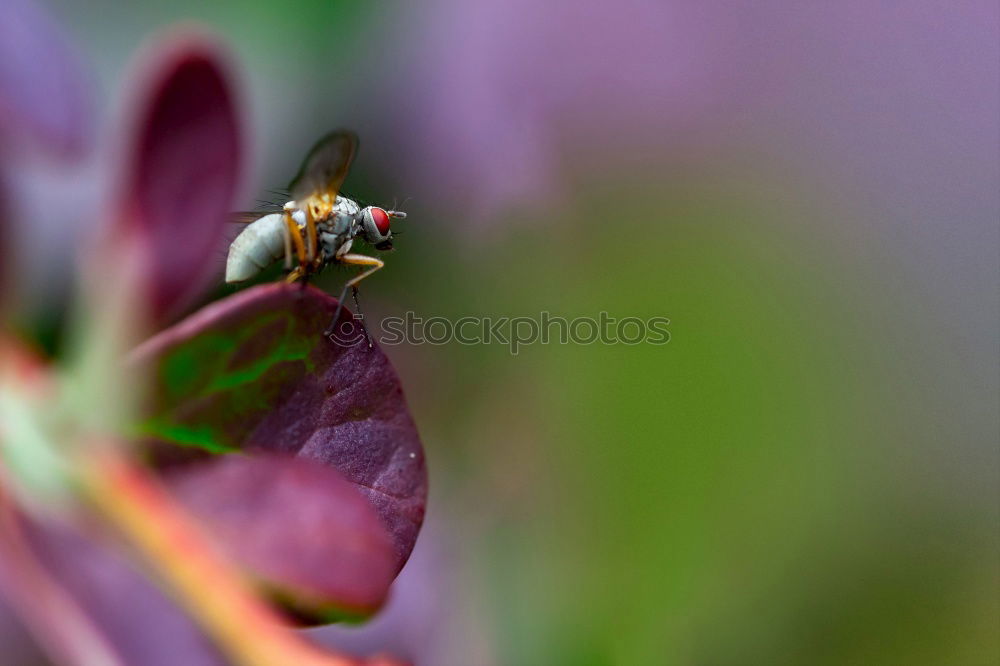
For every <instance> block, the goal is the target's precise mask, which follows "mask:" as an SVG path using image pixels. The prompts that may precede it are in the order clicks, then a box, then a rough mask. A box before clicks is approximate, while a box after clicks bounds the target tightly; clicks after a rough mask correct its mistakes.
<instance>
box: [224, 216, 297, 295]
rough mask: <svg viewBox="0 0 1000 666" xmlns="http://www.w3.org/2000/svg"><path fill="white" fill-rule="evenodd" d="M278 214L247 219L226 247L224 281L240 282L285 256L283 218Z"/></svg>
mask: <svg viewBox="0 0 1000 666" xmlns="http://www.w3.org/2000/svg"><path fill="white" fill-rule="evenodd" d="M282 218H283V216H282V214H281V213H274V214H272V215H265V216H264V217H262V218H260V219H259V220H256V221H254V222H251V223H250V224H248V225H247V227H246V228H245V229H244V230H243V231H241V232H240V235H239V236H237V237H236V240H234V241H233V242H232V244H231V245H230V246H229V257H228V258H227V259H226V282H243V281H244V280H249V279H250V278H252V277H254V276H255V275H257V274H258V273H260V272H261V271H262V270H264V269H265V268H267V267H268V266H270V265H271V264H273V263H274V262H275V261H277V260H278V259H280V258H282V257H284V256H285V233H286V229H285V221H284V219H282Z"/></svg>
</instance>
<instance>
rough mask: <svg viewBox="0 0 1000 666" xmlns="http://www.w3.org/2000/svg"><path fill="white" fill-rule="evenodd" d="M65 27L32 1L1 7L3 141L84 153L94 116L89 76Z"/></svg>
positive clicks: (16, 0) (0, 139)
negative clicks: (68, 37) (89, 91)
mask: <svg viewBox="0 0 1000 666" xmlns="http://www.w3.org/2000/svg"><path fill="white" fill-rule="evenodd" d="M83 70H84V68H83V66H82V64H81V61H80V58H79V56H78V55H77V54H76V53H75V52H74V50H73V48H72V47H71V46H70V43H69V40H68V39H67V37H66V35H65V34H64V33H63V31H62V29H61V28H60V26H59V25H58V24H57V23H56V22H55V21H54V20H53V18H52V17H51V16H49V14H48V12H47V11H45V9H44V7H42V6H41V5H39V4H38V3H37V2H33V1H32V0H4V3H3V8H2V10H0V145H2V144H13V145H17V146H18V147H20V146H25V145H27V146H30V147H37V148H42V149H45V150H48V151H49V152H53V153H58V154H61V155H63V156H67V157H70V156H79V155H81V154H82V153H83V152H84V151H86V149H87V148H89V147H90V143H91V133H92V130H93V118H92V109H91V106H90V101H89V99H88V94H87V93H88V91H87V83H88V81H87V78H88V77H87V76H85V74H84V72H83Z"/></svg>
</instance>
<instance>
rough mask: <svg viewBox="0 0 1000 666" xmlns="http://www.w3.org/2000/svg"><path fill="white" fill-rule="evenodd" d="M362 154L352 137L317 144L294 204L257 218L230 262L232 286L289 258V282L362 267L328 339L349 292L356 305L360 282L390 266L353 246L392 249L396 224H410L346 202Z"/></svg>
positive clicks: (340, 135)
mask: <svg viewBox="0 0 1000 666" xmlns="http://www.w3.org/2000/svg"><path fill="white" fill-rule="evenodd" d="M357 150H358V138H357V136H356V135H355V134H354V133H353V132H349V131H345V130H338V131H335V132H331V133H329V134H327V135H326V136H324V137H323V138H322V139H320V140H319V141H317V142H316V144H315V145H314V146H313V147H312V150H310V151H309V154H308V155H306V158H305V160H304V161H303V162H302V166H301V167H300V168H299V172H298V174H297V175H296V176H295V178H293V179H292V182H291V184H290V185H289V186H288V191H289V192H290V193H291V201H289V202H287V203H286V204H285V205H284V206H283V207H282V210H281V212H278V213H272V214H270V215H264V216H263V217H258V216H257V215H254V217H257V218H258V219H255V220H254V221H253V222H251V223H250V224H249V225H247V227H246V228H245V229H243V231H242V232H240V235H239V236H237V237H236V239H235V240H234V241H233V242H232V244H231V245H230V246H229V256H228V258H227V260H226V282H227V283H230V284H232V283H236V282H243V281H245V280H249V279H250V278H252V277H254V276H256V275H257V274H259V273H260V272H261V271H263V270H264V269H265V268H267V267H269V266H270V265H271V264H273V263H274V262H275V261H277V260H278V259H281V258H282V257H284V260H285V268H286V270H288V271H289V273H288V275H287V276H286V277H285V281H286V282H289V283H291V282H297V281H300V280H301V281H303V282H305V281H307V280H308V279H309V277H310V276H312V275H313V274H315V273H318V272H319V271H320V270H322V269H323V268H325V267H326V266H328V265H330V264H343V265H347V266H360V267H363V268H364V270H363V271H362V272H361V273H359V274H358V275H356V276H355V277H353V278H351V279H350V280H348V281H347V283H346V284H344V289H343V290H342V291H341V292H340V298H338V299H337V311H336V312H335V313H334V315H333V320H332V321H331V322H330V325H329V326H328V327H327V328H326V330H325V331H324V332H323V335H326V336H330V335H331V334H332V333H333V331H334V329H335V327H336V324H337V320H338V319H339V317H340V310H341V308H342V307H343V306H344V297H345V296H346V295H347V290H348V289H352V290H354V295H355V302H356V300H357V285H358V283H359V282H361V281H362V280H364V279H365V278H366V277H368V276H369V275H371V274H372V273H374V272H375V271H377V270H379V269H380V268H382V267H383V266H384V265H385V264H384V262H383V261H382V260H381V259H378V258H377V257H371V256H368V255H365V254H358V253H353V252H351V246H352V245H353V243H354V241H355V240H358V239H360V240H363V241H365V242H367V243H368V244H369V245H371V246H373V247H374V248H375V249H376V250H379V251H385V250H391V249H392V229H391V221H392V220H393V219H403V218H405V217H406V213H403V212H401V211H395V210H386V209H384V208H379V207H378V206H365V207H361V206H360V205H359V204H358V202H356V201H354V200H353V199H348V198H347V197H343V196H340V194H339V192H340V187H341V185H343V183H344V178H346V177H347V172H348V170H349V169H350V166H351V162H352V161H353V160H354V155H355V153H357ZM241 215H242V217H244V218H245V216H246V214H241ZM369 344H370V343H369Z"/></svg>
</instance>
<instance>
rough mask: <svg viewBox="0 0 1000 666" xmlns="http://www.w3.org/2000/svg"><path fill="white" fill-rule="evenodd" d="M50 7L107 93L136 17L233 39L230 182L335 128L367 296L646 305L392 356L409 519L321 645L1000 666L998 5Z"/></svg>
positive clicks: (425, 310) (435, 307)
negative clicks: (414, 492)
mask: <svg viewBox="0 0 1000 666" xmlns="http://www.w3.org/2000/svg"><path fill="white" fill-rule="evenodd" d="M49 7H50V8H51V9H52V10H53V12H54V13H55V14H56V15H57V16H58V17H59V18H60V20H61V21H62V22H63V24H64V25H65V26H66V28H67V29H68V31H69V32H70V33H71V35H72V37H73V38H74V40H75V42H76V45H77V47H78V50H79V52H80V53H81V56H82V58H84V60H86V61H88V62H89V63H91V67H92V74H93V85H94V87H95V88H96V89H97V90H98V93H99V94H98V95H97V97H98V98H99V99H100V100H101V102H100V103H101V105H102V106H103V108H100V109H98V111H99V113H100V114H101V115H103V116H104V117H110V118H113V117H114V111H115V108H116V105H117V104H118V103H119V100H120V99H121V97H122V94H123V92H122V90H121V86H122V81H123V79H124V76H125V74H126V72H127V69H128V67H129V64H128V63H129V61H130V59H131V56H132V55H133V54H134V53H135V52H136V50H137V49H138V48H139V47H140V45H141V44H142V43H143V41H144V40H145V39H146V38H148V36H149V35H150V33H152V32H154V31H156V30H159V29H161V28H163V27H165V26H168V25H171V24H173V23H175V22H177V21H179V20H196V21H198V22H201V23H203V24H206V25H208V26H210V27H211V29H213V30H214V31H216V32H218V33H219V34H220V35H221V36H222V37H223V39H224V40H225V42H226V43H227V44H228V46H229V48H230V49H231V51H232V53H233V55H234V62H235V63H236V65H237V68H238V72H239V74H240V75H241V77H242V83H243V91H244V98H245V107H246V114H247V116H246V117H247V123H248V128H249V132H248V134H249V136H250V139H251V141H252V150H253V159H254V163H253V170H252V173H251V177H250V179H249V183H248V185H247V188H246V196H245V201H244V205H245V206H246V207H250V208H252V207H253V205H254V203H255V202H254V200H255V199H256V198H263V197H265V196H267V193H266V190H267V189H268V188H274V187H280V186H282V185H283V184H285V183H286V182H287V181H288V178H289V176H290V175H291V174H292V173H294V171H295V169H296V167H297V164H298V162H299V160H300V159H301V158H302V156H303V154H304V153H305V151H306V150H307V148H308V147H309V145H310V144H311V143H312V142H313V141H314V140H315V139H316V138H317V137H318V136H320V135H321V134H322V133H324V132H325V131H327V130H328V129H330V128H332V127H338V126H347V127H352V128H354V129H355V130H356V131H358V133H359V134H360V135H361V138H362V149H361V153H360V155H359V158H358V160H357V162H356V165H355V167H354V169H353V170H352V173H351V176H350V178H349V180H348V182H347V187H346V190H347V191H348V192H349V193H351V194H354V195H357V196H360V197H362V198H364V199H367V200H370V201H374V202H382V203H384V204H385V205H388V204H391V203H393V201H403V200H404V199H406V200H407V201H406V203H405V206H404V207H405V209H406V210H407V211H408V212H409V215H410V218H409V219H408V220H407V221H406V222H404V223H400V225H399V227H400V228H402V229H403V230H404V234H403V235H402V236H400V237H399V239H398V242H397V243H396V251H395V252H394V253H393V254H392V255H391V256H389V257H388V266H387V269H386V270H384V271H382V272H381V273H379V274H378V275H377V276H376V277H374V278H372V279H371V280H370V281H368V282H366V283H365V285H364V287H365V288H364V290H363V292H362V297H363V303H364V306H365V310H366V314H367V316H368V318H369V320H370V321H371V320H377V319H378V318H380V317H384V316H402V315H403V314H404V313H405V312H406V311H410V310H412V311H413V312H415V313H416V314H418V315H419V316H423V317H430V316H445V317H449V318H455V319H457V318H459V317H462V316H467V315H473V316H476V315H483V316H493V317H498V316H538V315H539V313H540V312H542V311H548V312H550V313H552V314H553V315H559V316H563V317H566V318H569V319H571V318H574V317H583V316H590V317H596V316H597V315H598V313H600V312H601V311H606V312H608V313H609V314H610V315H611V316H614V317H619V318H620V317H627V316H636V317H640V318H649V317H654V316H663V317H669V318H670V321H671V324H670V327H669V328H670V333H671V341H670V343H669V344H667V345H664V346H652V345H637V346H625V345H618V346H605V345H600V344H593V345H588V346H581V345H558V344H549V345H533V346H529V347H527V348H525V349H524V350H523V351H522V352H521V353H520V354H518V355H517V356H512V355H511V354H510V353H509V351H508V349H507V348H506V347H505V346H503V345H480V346H462V345H459V344H457V343H451V344H445V345H438V346H435V345H404V346H399V347H393V348H390V349H388V353H389V354H390V356H391V357H392V358H393V360H394V362H395V363H396V365H397V367H398V369H399V372H400V374H401V376H402V379H403V383H404V386H405V387H406V389H407V393H408V397H409V400H410V403H411V407H412V410H413V413H414V416H415V418H416V421H417V423H418V426H419V427H420V430H421V433H422V436H423V439H424V443H425V446H426V448H427V455H428V463H429V467H430V474H431V486H432V492H431V501H430V505H429V513H428V517H427V523H426V526H425V530H424V532H423V534H422V535H421V538H420V541H419V542H418V545H417V548H416V551H415V553H414V555H413V558H412V560H411V561H410V563H409V564H408V565H407V568H406V569H405V570H404V572H403V574H402V576H401V578H400V580H399V582H398V583H397V587H396V589H395V593H394V597H393V599H392V601H391V603H390V604H389V606H388V608H387V609H386V610H385V612H384V613H383V614H382V615H381V616H380V617H378V618H377V619H376V620H375V621H373V622H372V623H370V624H368V625H365V626H361V627H349V628H324V629H318V630H313V631H311V632H310V633H311V635H312V636H314V637H315V638H316V639H317V640H320V641H325V642H329V643H330V644H331V645H338V646H341V647H347V648H349V649H353V650H357V651H358V652H359V653H366V652H370V651H371V650H379V649H388V650H390V651H392V652H394V653H396V654H399V655H401V656H409V657H411V658H413V659H415V660H416V661H417V663H418V664H443V665H446V666H450V665H456V666H457V665H472V664H474V665H479V664H482V665H494V664H496V665H508V664H509V665H522V664H523V665H530V664H572V665H577V664H580V665H588V666H590V665H593V666H598V665H604V664H685V665H687V664H692V665H715V664H719V665H723V664H732V665H745V664H768V665H780V664H908V665H915V664H935V665H937V664H970V665H975V664H996V663H998V662H1000V630H998V627H1000V497H998V491H1000V456H998V439H1000V417H998V406H1000V405H998V403H1000V368H998V353H997V352H998V334H1000V313H998V298H997V286H998V283H1000V260H998V248H1000V237H998V236H1000V234H998V228H1000V194H998V190H1000V188H998V184H1000V157H998V156H1000V130H998V128H1000V121H998V116H1000V89H998V85H1000V83H998V82H1000V66H998V62H1000V46H998V44H1000V16H998V14H1000V10H998V6H997V3H996V2H994V1H992V0H950V1H948V2H946V1H944V0H909V1H906V2H903V1H899V2H894V1H890V0H885V1H883V0H842V1H840V2H836V3H832V2H831V3H813V2H795V1H790V0H785V1H779V0H758V1H757V2H742V3H735V2H721V1H714V0H713V1H708V2H705V1H703V0H658V1H654V0H648V1H644V0H620V1H618V2H593V1H589V0H577V1H575V2H568V1H567V2H548V3H541V2H533V1H529V0H507V1H506V2H467V1H465V0H429V1H428V2H402V1H400V2H387V3H386V2H380V3H361V2H319V1H315V2H287V1H283V2H255V3H243V2H235V1H229V0H227V1H224V2H214V3H203V2H195V1H193V0H177V1H175V2H171V3H164V2H133V3H127V4H121V3H117V2H111V1H110V0H92V1H90V2H86V3H83V2H75V1H71V0H51V1H50V2H49ZM192 159H193V160H194V159H197V156H192ZM21 242H26V243H31V242H34V243H35V245H36V246H37V247H36V249H37V248H38V247H40V246H42V245H46V243H45V242H44V241H40V240H35V241H32V240H31V239H30V238H28V239H22V240H21ZM70 246H71V244H70ZM31 256H37V254H31ZM221 261H222V257H220V264H221ZM52 265H53V263H52V262H50V263H48V264H47V267H46V266H34V267H32V266H27V267H23V270H24V271H26V272H25V273H22V275H25V276H34V275H42V274H43V273H51V272H52V271H51V266H52ZM47 268H48V270H47ZM32 271H34V272H32ZM340 279H341V277H340V276H337V275H333V276H331V277H329V278H327V285H328V286H329V287H330V288H331V289H333V288H334V286H335V285H337V284H338V283H339V280H340ZM23 283H24V284H28V285H30V288H31V289H36V290H37V289H41V287H40V286H39V285H40V281H39V280H36V279H34V278H31V279H27V278H26V279H25V280H24V281H23ZM38 293H58V289H57V288H56V289H55V291H54V292H36V297H35V299H34V300H35V301H36V302H39V303H40V305H39V309H40V310H42V311H44V310H45V309H46V307H45V303H46V299H45V297H41V298H39V297H38V296H37V294H38ZM22 297H23V298H26V297H25V296H24V295H23V294H22ZM26 300H27V298H26ZM11 640H14V639H13V638H11Z"/></svg>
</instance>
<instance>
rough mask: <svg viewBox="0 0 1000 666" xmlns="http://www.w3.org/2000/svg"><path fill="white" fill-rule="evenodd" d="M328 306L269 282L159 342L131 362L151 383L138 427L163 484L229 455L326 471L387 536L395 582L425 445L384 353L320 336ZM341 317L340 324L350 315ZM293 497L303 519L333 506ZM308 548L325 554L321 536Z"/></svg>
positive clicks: (314, 497)
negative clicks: (362, 501)
mask: <svg viewBox="0 0 1000 666" xmlns="http://www.w3.org/2000/svg"><path fill="white" fill-rule="evenodd" d="M336 307H337V301H336V300H335V299H333V298H331V297H329V296H327V295H326V294H324V293H323V292H321V291H319V290H317V289H314V288H311V287H310V288H306V289H304V290H303V289H300V288H299V287H298V286H297V285H284V284H269V285H263V286H259V287H254V288H252V289H247V290H245V291H242V292H239V293H238V294H235V295H233V296H231V297H229V298H227V299H224V300H222V301H219V302H217V303H214V304H212V305H210V306H208V307H206V308H204V309H203V310H201V311H200V312H198V313H196V314H195V315H193V316H191V317H189V318H188V319H187V320H185V321H182V322H180V323H179V324H177V325H176V326H174V327H172V328H170V329H167V330H166V331H164V332H163V333H161V334H160V335H157V336H156V337H154V338H153V339H151V340H150V341H148V342H147V343H146V344H144V345H143V346H142V347H140V348H139V349H137V350H136V351H135V353H134V356H133V362H134V363H136V364H137V365H138V366H139V367H140V368H142V369H144V370H145V371H146V373H147V376H149V377H150V378H151V379H152V387H151V388H152V391H151V393H152V394H151V396H150V400H149V404H148V408H147V412H146V417H145V419H144V420H143V421H142V422H141V423H140V424H139V425H138V430H139V432H140V433H141V434H142V435H143V437H144V439H145V441H146V444H147V446H148V449H147V452H148V454H149V457H150V459H151V460H152V462H153V463H154V464H155V465H158V466H159V467H160V468H161V469H163V470H164V473H165V475H166V476H167V478H168V480H169V479H170V478H171V477H172V476H173V475H175V474H181V473H186V471H185V470H186V469H187V468H188V465H190V464H197V463H199V462H204V461H205V460H210V459H211V458H212V457H213V455H215V454H220V453H227V452H243V453H247V454H251V455H265V454H284V455H287V456H294V457H298V458H303V459H307V460H310V461H314V462H318V463H321V464H323V465H326V466H328V467H332V468H333V469H335V470H336V471H337V472H339V473H340V475H341V476H343V478H344V479H346V480H347V481H348V482H350V483H351V484H353V485H354V489H355V490H356V491H357V492H359V493H360V494H361V496H363V497H365V498H367V500H368V501H369V502H370V503H371V505H372V506H373V507H374V509H375V512H376V513H377V514H378V516H379V518H380V519H381V522H382V524H383V526H384V527H385V529H386V530H387V531H388V533H389V534H390V535H391V538H392V555H393V557H392V562H391V567H390V569H391V573H392V574H393V575H394V574H395V573H396V572H398V570H399V569H400V568H401V567H402V566H403V564H404V563H405V561H406V559H407V558H408V557H409V554H410V551H411V550H412V548H413V544H414V542H415V540H416V537H417V534H418V532H419V530H420V525H421V523H422V521H423V515H424V505H425V502H426V496H427V475H426V469H425V467H424V455H423V448H422V446H421V443H420V439H419V436H418V435H417V431H416V428H415V427H414V424H413V420H412V418H411V417H410V413H409V410H408V408H407V406H406V401H405V399H404V397H403V391H402V388H401V386H400V383H399V379H398V377H397V376H396V373H395V372H394V371H393V369H392V366H391V365H390V364H389V360H388V359H387V358H386V356H385V355H384V354H383V353H382V351H381V350H380V349H379V348H378V347H377V346H376V347H374V348H369V347H368V345H367V344H365V343H364V341H363V339H361V340H359V342H360V344H356V345H354V346H343V345H340V344H337V343H334V342H331V341H330V340H329V339H328V338H325V337H324V336H323V335H322V334H321V331H322V330H323V329H324V327H325V326H326V325H327V323H328V322H329V319H330V317H331V316H332V314H333V312H334V311H335V310H336ZM341 317H342V321H344V322H346V321H347V320H348V319H349V317H350V314H349V313H348V312H347V311H346V310H344V311H343V312H342V313H341ZM348 328H349V326H348ZM359 336H360V334H359ZM289 492H294V491H289ZM301 498H302V505H301V507H300V510H302V511H321V510H328V511H335V510H336V509H335V508H334V507H324V505H323V502H326V501H327V500H324V499H323V496H322V494H321V493H320V494H317V493H312V492H311V491H310V492H304V493H302V495H301ZM279 514H280V512H276V513H275V514H274V515H275V516H277V515H279ZM222 531H225V530H220V532H222ZM231 532H232V534H233V536H234V538H239V537H240V535H241V534H246V531H241V530H231ZM309 545H310V544H304V545H303V547H304V548H308V547H309ZM313 545H314V546H316V547H319V548H326V547H329V544H327V543H324V542H323V540H318V541H317V542H316V543H315V544H313ZM312 556H313V555H309V556H306V555H303V557H312ZM317 575H319V574H318V573H317ZM324 575H325V573H324ZM280 582H281V581H276V583H277V584H278V586H281V585H280ZM314 583H315V584H316V585H317V589H318V587H319V586H320V585H321V583H320V581H318V580H316V581H314ZM296 586H297V587H298V588H300V589H301V588H303V587H304V586H305V583H304V582H303V581H301V580H300V581H297V583H296ZM284 587H288V586H284Z"/></svg>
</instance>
